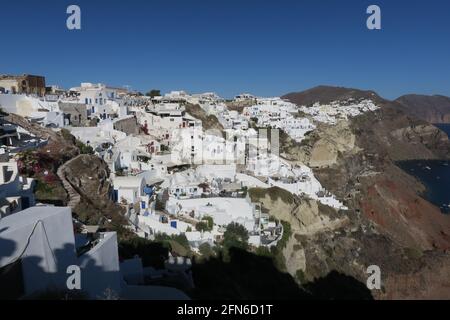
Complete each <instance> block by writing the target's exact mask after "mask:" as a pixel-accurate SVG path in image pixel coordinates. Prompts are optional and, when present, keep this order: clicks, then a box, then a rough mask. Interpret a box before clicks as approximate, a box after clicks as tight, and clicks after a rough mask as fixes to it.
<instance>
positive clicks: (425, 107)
mask: <svg viewBox="0 0 450 320" xmlns="http://www.w3.org/2000/svg"><path fill="white" fill-rule="evenodd" d="M395 101H396V102H397V103H398V104H399V107H400V108H401V110H402V111H403V112H405V113H406V114H408V115H411V116H414V117H416V118H419V119H422V120H425V121H427V122H430V123H450V98H449V97H445V96H438V95H436V96H425V95H416V94H410V95H405V96H401V97H400V98H398V99H396V100H395Z"/></svg>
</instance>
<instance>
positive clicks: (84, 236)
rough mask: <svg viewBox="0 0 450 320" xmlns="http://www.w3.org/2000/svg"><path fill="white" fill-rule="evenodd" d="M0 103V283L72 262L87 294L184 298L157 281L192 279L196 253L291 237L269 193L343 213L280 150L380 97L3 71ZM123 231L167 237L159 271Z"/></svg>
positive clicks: (34, 287) (61, 276)
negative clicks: (200, 88)
mask: <svg viewBox="0 0 450 320" xmlns="http://www.w3.org/2000/svg"><path fill="white" fill-rule="evenodd" d="M0 108H1V115H0V167H1V168H2V170H0V217H1V219H0V231H1V233H0V269H2V270H3V271H5V272H2V273H1V276H0V281H4V277H8V274H14V280H17V282H11V281H9V282H8V283H9V286H10V287H9V288H10V290H2V292H1V293H0V295H2V294H10V295H12V296H14V297H17V298H18V297H24V296H30V295H34V294H36V293H38V292H41V291H43V290H46V289H48V288H49V287H55V288H58V289H65V288H66V280H67V273H66V269H67V267H68V266H70V265H76V266H79V267H80V269H81V275H82V283H81V290H84V291H83V292H84V294H86V295H87V296H88V297H89V298H98V297H99V296H102V295H104V294H105V292H110V293H111V292H113V293H114V295H115V296H117V297H118V298H132V297H138V296H139V297H145V298H151V297H153V298H154V297H166V298H179V299H185V298H188V296H187V295H186V294H185V293H183V292H181V291H180V290H178V289H174V288H172V287H170V285H164V284H163V285H160V284H158V285H155V283H158V281H160V280H158V281H156V279H169V280H167V283H170V282H171V281H170V279H172V280H173V279H176V280H177V281H181V283H182V286H181V287H183V288H188V289H189V288H193V287H195V283H194V282H193V280H192V272H191V271H192V270H191V267H192V257H200V258H201V257H205V256H207V255H209V254H212V252H213V248H216V247H221V246H223V247H226V246H227V245H228V244H229V243H231V242H232V241H238V242H239V243H241V242H242V243H245V247H246V248H248V250H267V251H268V252H270V250H277V248H278V249H279V246H280V245H282V243H284V242H285V241H286V237H289V235H288V234H287V232H288V229H287V228H289V226H288V225H287V224H286V223H285V221H283V220H281V219H278V218H274V217H273V216H272V215H270V214H269V212H268V211H267V210H266V208H265V207H264V203H263V201H262V198H264V196H261V195H264V194H266V192H269V193H270V194H272V196H275V197H276V196H277V195H278V196H280V197H282V198H286V197H287V198H286V199H288V200H286V201H288V202H289V201H291V200H289V199H291V198H290V197H294V196H295V197H299V198H301V199H311V200H315V201H317V203H320V205H323V206H326V207H329V209H330V210H333V211H335V212H336V214H337V218H336V219H335V220H334V219H333V218H332V217H331V216H330V217H329V218H327V219H328V220H327V219H325V220H323V219H321V220H319V219H317V221H315V220H314V221H313V224H314V226H315V228H316V227H317V228H318V227H320V226H325V225H327V224H333V223H338V222H339V221H340V220H339V216H338V213H339V212H341V211H342V210H347V207H346V205H345V201H344V200H345V199H339V198H337V197H336V196H335V195H333V194H332V193H331V192H329V191H328V190H326V189H325V188H324V187H323V186H322V185H321V183H320V182H319V180H318V179H317V178H316V177H315V175H314V173H313V170H312V168H310V167H308V166H307V165H305V164H301V163H298V162H290V161H289V160H287V159H286V157H284V156H283V152H280V149H279V147H280V146H279V145H280V139H290V141H292V143H293V144H301V143H302V141H304V139H305V137H306V136H308V135H310V134H312V133H314V131H315V130H316V128H317V127H318V126H322V125H337V124H339V122H341V121H346V120H347V119H349V118H351V117H354V116H357V115H359V114H362V113H366V112H372V111H374V110H376V109H377V108H378V106H377V105H376V104H375V103H374V102H373V101H371V100H369V99H359V100H357V99H349V100H348V101H345V102H344V103H342V102H331V103H330V104H326V105H324V104H320V103H314V104H313V105H308V106H297V105H295V104H293V103H291V102H289V101H287V100H284V99H282V98H279V97H270V98H264V97H256V96H253V95H251V94H241V95H238V96H236V97H235V98H234V99H232V100H226V99H223V98H221V97H219V96H218V95H217V94H215V93H212V92H210V93H201V94H189V93H187V92H185V91H172V92H169V93H166V94H160V92H159V91H158V90H152V91H151V92H149V93H148V94H147V95H142V94H138V93H135V92H130V91H129V90H127V89H124V88H115V87H110V86H107V85H105V84H100V83H99V84H93V83H81V85H80V86H78V87H74V88H70V89H69V90H64V89H62V88H60V87H58V86H51V87H47V86H46V83H45V78H44V77H42V76H35V75H22V76H10V75H3V76H0ZM318 165H320V166H322V165H324V163H318ZM325 165H326V164H325ZM316 218H317V217H316ZM316 218H312V219H316ZM117 221H120V223H117ZM119 227H120V228H119ZM118 230H121V231H120V232H122V233H123V234H125V235H126V237H125V236H123V234H122V233H120V234H119V231H118ZM121 237H124V238H127V239H129V238H140V239H143V240H142V241H144V240H145V241H155V240H161V239H163V240H164V241H169V242H170V243H171V246H170V248H171V249H170V250H169V252H168V254H167V255H166V256H165V258H164V260H163V261H162V265H160V267H159V269H158V268H155V267H154V266H152V267H150V266H148V265H146V261H145V258H143V257H141V256H139V254H137V253H136V254H133V255H127V254H125V253H123V252H120V250H119V246H118V242H120V241H121ZM180 239H181V240H180ZM30 240H31V241H30ZM178 247H181V248H183V250H181V249H178V251H177V250H176V249H174V248H178ZM121 248H122V249H123V246H122V247H121ZM122 249H121V250H122ZM279 250H281V249H279ZM180 251H183V252H184V253H180ZM186 252H190V254H187V253H186ZM55 257H56V260H55ZM8 272H9V273H8ZM83 277H84V278H83ZM10 279H11V278H10ZM83 279H84V280H83ZM86 279H88V280H86ZM180 279H181V280H180ZM18 283H20V285H19V284H18ZM161 283H163V282H161ZM178 287H180V286H178ZM108 290H109V291H108Z"/></svg>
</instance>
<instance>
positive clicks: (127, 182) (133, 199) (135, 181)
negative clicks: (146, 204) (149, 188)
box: [113, 176, 148, 204]
mask: <svg viewBox="0 0 450 320" xmlns="http://www.w3.org/2000/svg"><path fill="white" fill-rule="evenodd" d="M113 185H114V199H115V200H116V201H117V202H119V203H121V202H123V201H125V202H126V203H128V204H135V203H137V202H139V201H141V198H143V197H145V193H144V188H145V186H146V182H145V179H144V178H143V177H142V176H125V177H120V176H118V177H115V178H114V179H113ZM147 201H148V199H147Z"/></svg>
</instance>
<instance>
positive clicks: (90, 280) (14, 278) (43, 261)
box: [0, 232, 121, 300]
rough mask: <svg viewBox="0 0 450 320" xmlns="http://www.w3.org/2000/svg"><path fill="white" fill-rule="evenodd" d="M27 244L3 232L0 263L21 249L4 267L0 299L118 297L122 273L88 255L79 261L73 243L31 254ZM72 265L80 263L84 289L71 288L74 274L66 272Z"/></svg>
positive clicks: (0, 283) (0, 277) (0, 284)
mask: <svg viewBox="0 0 450 320" xmlns="http://www.w3.org/2000/svg"><path fill="white" fill-rule="evenodd" d="M19 246H20V247H23V248H24V249H22V248H19ZM27 247H28V246H27V245H26V244H17V243H15V242H14V241H11V240H9V239H4V238H2V237H1V232H0V262H1V260H2V258H5V257H8V256H11V255H12V254H13V253H14V252H17V250H20V251H19V254H17V255H16V258H14V259H13V260H12V261H11V262H10V263H9V264H8V265H4V266H2V267H0V300H17V299H38V300H40V299H50V300H73V299H117V298H118V294H119V292H118V289H119V288H120V279H121V276H120V272H119V271H107V270H104V268H102V267H100V266H98V265H97V262H96V260H95V259H92V258H90V257H88V256H84V257H83V256H81V257H78V260H77V257H76V251H75V247H74V245H73V244H65V245H64V246H63V248H61V249H53V250H51V248H48V249H49V250H47V249H46V250H45V253H44V254H43V256H27V254H26V251H27V250H26V248H27ZM72 264H76V265H80V269H81V278H80V279H81V290H68V289H67V285H66V282H67V279H68V277H69V276H70V275H71V274H68V273H67V272H66V271H67V267H68V266H69V265H72ZM55 266H56V267H55Z"/></svg>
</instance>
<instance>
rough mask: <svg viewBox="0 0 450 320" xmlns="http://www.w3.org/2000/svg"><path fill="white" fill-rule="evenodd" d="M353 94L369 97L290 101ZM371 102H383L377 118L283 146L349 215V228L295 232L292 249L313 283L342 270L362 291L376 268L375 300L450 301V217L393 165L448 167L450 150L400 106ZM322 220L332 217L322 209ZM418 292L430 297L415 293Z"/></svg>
mask: <svg viewBox="0 0 450 320" xmlns="http://www.w3.org/2000/svg"><path fill="white" fill-rule="evenodd" d="M336 91H337V92H338V95H336V94H334V95H333V96H332V97H331V95H330V94H329V93H330V92H336ZM354 92H356V93H357V95H361V94H363V95H366V94H367V92H362V91H358V90H354V89H348V91H347V93H346V92H345V90H343V88H338V90H333V89H325V93H323V92H321V90H320V87H319V89H317V88H316V89H314V92H313V94H311V91H309V92H307V93H306V94H305V93H300V94H295V95H293V94H291V95H290V96H291V97H297V98H296V100H295V101H302V104H305V103H304V102H305V101H307V102H312V103H314V102H321V103H326V102H329V99H331V100H336V99H335V98H336V97H337V98H339V97H345V98H346V99H347V98H348V96H349V95H350V96H351V95H352V94H353V93H354ZM368 94H370V95H371V96H373V97H374V101H378V102H377V103H378V105H379V106H380V107H381V108H380V109H379V110H377V111H375V112H369V113H365V114H363V115H360V116H357V117H355V118H352V119H351V120H349V121H345V122H342V123H340V124H339V126H337V127H334V126H327V125H321V126H319V127H318V129H317V130H316V131H315V132H314V133H313V134H311V135H310V136H309V137H308V139H307V140H306V141H304V142H302V144H297V145H295V144H293V143H292V142H290V145H285V149H283V146H282V150H283V151H284V152H285V153H286V154H287V155H288V157H287V158H289V160H291V161H293V162H296V161H300V162H303V163H306V164H307V165H310V166H312V167H314V173H315V175H316V176H317V178H318V179H319V181H320V182H321V183H322V185H323V186H324V187H325V188H327V189H328V190H330V191H331V192H332V193H334V194H336V195H337V196H338V197H340V198H341V199H345V203H346V205H347V206H348V207H349V210H347V211H340V212H339V213H338V215H339V218H338V219H340V220H341V221H346V223H343V224H337V225H336V227H335V228H333V229H329V228H328V229H323V230H317V232H314V233H303V234H302V233H301V232H297V234H296V237H297V238H296V240H297V241H296V244H292V246H294V245H295V246H297V247H298V248H301V250H303V253H304V256H305V258H304V262H302V264H303V263H304V265H305V275H306V278H307V279H309V280H311V279H313V278H317V277H320V276H322V275H323V274H324V273H325V274H326V272H329V271H330V270H338V271H340V272H343V273H346V274H348V275H351V276H354V277H355V278H357V279H360V281H362V282H364V283H365V281H366V279H367V275H366V274H365V269H366V268H367V267H368V266H369V265H372V264H375V265H378V266H380V268H381V271H382V282H383V290H382V291H380V292H374V295H375V296H376V297H377V298H417V297H421V298H433V297H436V295H439V296H440V297H442V296H445V297H447V298H450V290H449V289H448V288H449V286H450V280H449V278H447V279H445V280H442V279H444V276H445V275H447V274H448V273H449V272H450V265H449V264H447V265H445V263H444V262H445V261H447V262H448V261H449V260H450V254H449V253H448V250H449V249H450V216H448V215H443V214H441V212H440V210H439V208H437V207H436V206H434V205H432V204H431V203H429V202H428V201H426V200H425V199H423V198H422V197H421V196H420V194H421V192H423V190H424V187H423V186H422V185H421V184H420V183H419V182H418V181H417V180H416V179H415V178H413V177H412V176H410V175H408V174H407V173H405V172H404V171H402V170H401V169H399V168H398V167H397V166H396V165H395V161H399V160H406V159H449V158H450V142H449V140H448V138H447V136H446V135H445V133H443V132H441V131H440V130H439V129H437V128H436V127H434V126H432V125H430V124H428V123H427V122H425V121H423V120H420V119H417V118H414V117H412V116H409V115H407V114H405V113H404V112H403V111H402V110H401V108H399V105H398V103H397V102H389V101H386V100H384V99H382V98H379V97H377V96H376V95H373V93H372V92H369V93H368ZM305 96H306V97H307V98H305ZM298 97H301V99H300V98H298ZM323 97H324V99H325V100H324V101H322V100H321V99H322V98H323ZM319 151H320V152H319ZM297 155H299V156H297ZM300 155H301V156H300ZM319 160H320V161H319ZM324 160H327V161H324ZM292 213H293V214H295V211H292ZM296 216H297V218H298V219H300V221H302V222H303V221H307V220H305V218H303V217H301V216H300V217H299V216H298V215H296ZM317 216H318V217H322V219H327V217H329V216H330V215H329V213H325V212H323V209H321V210H319V212H318V214H317ZM319 219H320V218H319ZM294 237H295V235H294ZM301 260H302V261H303V259H301ZM286 261H287V262H288V263H289V256H287V257H286ZM288 269H289V268H288ZM433 270H434V271H435V272H434V271H433ZM401 281H403V282H401ZM419 284H420V285H422V286H424V287H426V288H427V289H422V290H420V291H417V290H416V289H417V286H418V285H419Z"/></svg>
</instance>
